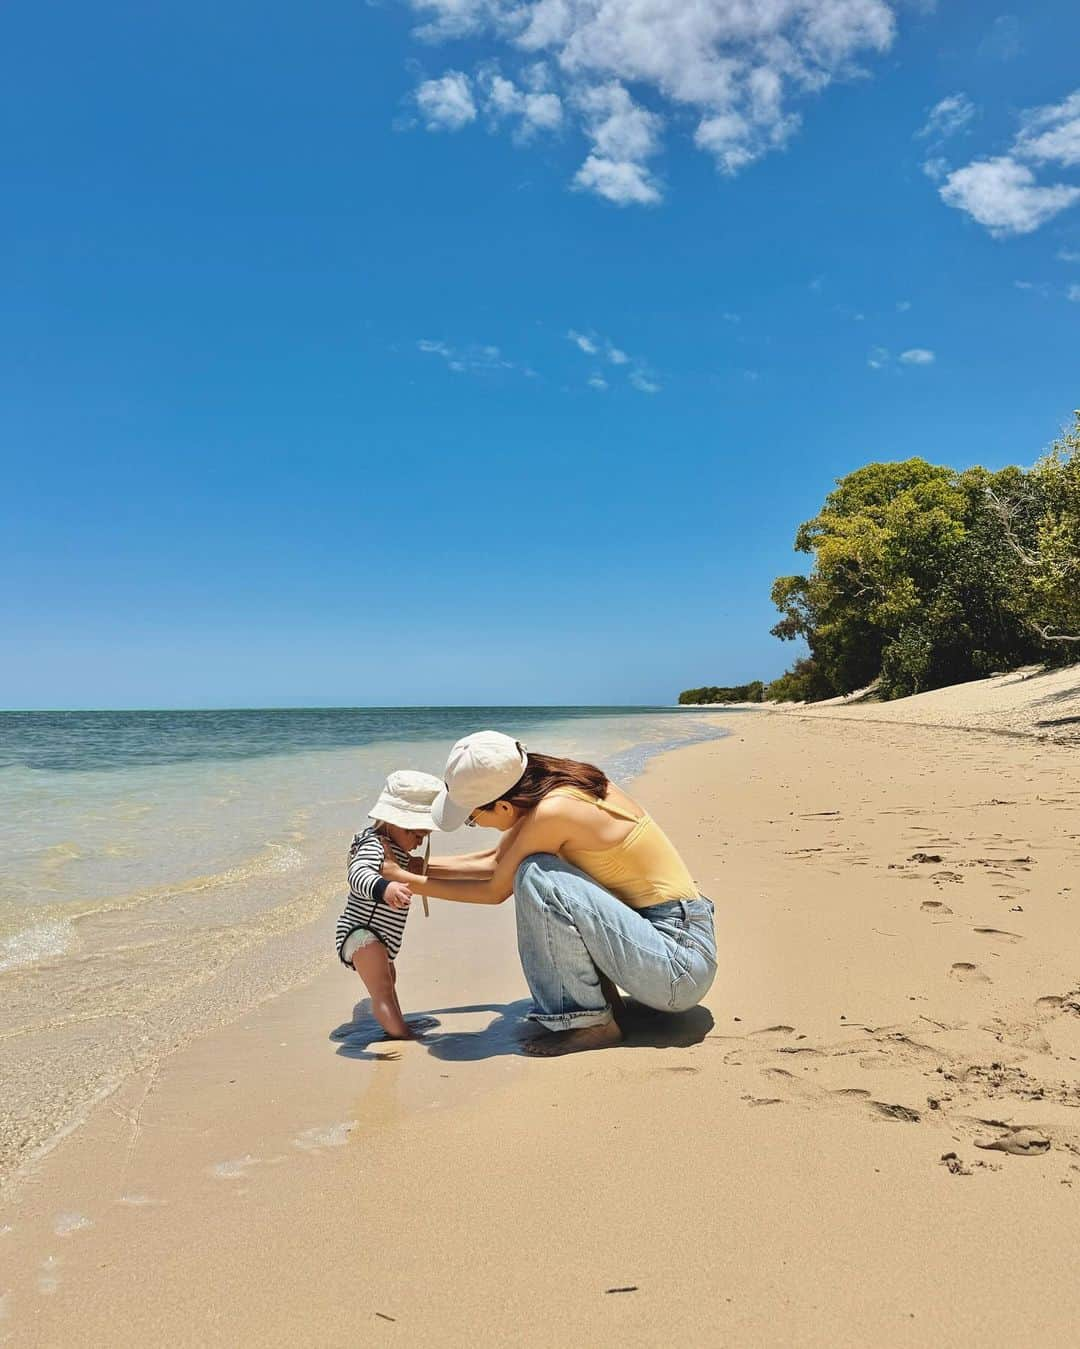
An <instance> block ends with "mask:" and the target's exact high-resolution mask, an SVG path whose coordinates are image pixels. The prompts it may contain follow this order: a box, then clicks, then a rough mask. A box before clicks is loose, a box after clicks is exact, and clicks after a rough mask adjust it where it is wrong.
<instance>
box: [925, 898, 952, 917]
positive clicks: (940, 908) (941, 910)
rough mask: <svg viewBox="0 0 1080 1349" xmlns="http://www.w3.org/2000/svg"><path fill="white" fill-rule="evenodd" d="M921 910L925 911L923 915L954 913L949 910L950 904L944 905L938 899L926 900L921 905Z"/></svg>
mask: <svg viewBox="0 0 1080 1349" xmlns="http://www.w3.org/2000/svg"><path fill="white" fill-rule="evenodd" d="M919 908H920V909H921V910H922V911H923V913H933V914H947V913H952V909H950V908H949V906H948V904H942V903H941V902H940V900H936V899H924V900H923V902H922V903H921V904H920V905H919Z"/></svg>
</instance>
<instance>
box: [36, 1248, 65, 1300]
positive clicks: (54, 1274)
mask: <svg viewBox="0 0 1080 1349" xmlns="http://www.w3.org/2000/svg"><path fill="white" fill-rule="evenodd" d="M63 1263H64V1262H63V1260H61V1258H60V1257H59V1256H58V1255H47V1256H46V1257H45V1259H44V1260H42V1262H41V1269H40V1271H39V1273H38V1278H37V1286H38V1292H39V1293H55V1292H56V1290H57V1289H58V1288H59V1287H60V1266H61V1265H62V1264H63Z"/></svg>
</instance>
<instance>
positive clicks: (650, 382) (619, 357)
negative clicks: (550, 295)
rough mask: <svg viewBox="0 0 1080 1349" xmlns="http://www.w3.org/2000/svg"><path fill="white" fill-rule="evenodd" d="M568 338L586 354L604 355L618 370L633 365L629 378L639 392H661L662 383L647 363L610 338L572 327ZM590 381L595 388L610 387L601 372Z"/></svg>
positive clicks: (567, 335) (628, 374) (590, 384)
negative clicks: (648, 367) (631, 354)
mask: <svg viewBox="0 0 1080 1349" xmlns="http://www.w3.org/2000/svg"><path fill="white" fill-rule="evenodd" d="M566 338H567V341H569V342H572V343H573V344H574V346H575V347H577V348H578V350H579V351H582V352H584V353H585V355H586V356H601V355H602V356H603V357H604V358H605V359H606V360H607V361H608V362H609V364H611V365H613V366H615V368H616V369H618V370H621V369H623V368H624V367H625V366H631V365H632V366H633V368H632V369H631V370H630V371H629V372H628V373H627V379H628V381H629V382H630V384H631V385H632V386H633V387H634V388H635V389H637V390H639V392H641V393H659V392H660V385H659V383H658V382H657V381H656V379H655V377H654V376H653V375H652V374H651V373H650V372H649V371H648V369H647V365H646V363H645V362H643V361H641V360H638V359H635V358H634V357H632V356H630V355H629V354H628V353H627V352H625V351H623V350H622V348H621V347H617V346H616V345H615V343H614V342H612V341H611V339H610V338H607V337H602V336H601V335H600V334H599V333H597V332H595V331H591V330H590V331H589V332H587V333H581V332H578V330H577V329H576V328H571V329H570V330H569V331H568V332H567V334H566ZM597 380H599V383H597V382H596V381H597ZM588 383H589V386H590V387H591V388H594V389H600V388H603V389H607V388H608V387H609V384H608V381H607V380H606V379H604V377H603V376H602V375H600V374H599V373H597V374H594V375H593V376H592V378H591V379H590V380H589V381H588Z"/></svg>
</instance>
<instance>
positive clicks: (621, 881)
mask: <svg viewBox="0 0 1080 1349" xmlns="http://www.w3.org/2000/svg"><path fill="white" fill-rule="evenodd" d="M548 796H569V797H572V798H573V799H574V800H575V801H587V802H588V803H589V804H590V805H593V806H599V807H600V809H601V810H603V811H606V812H607V813H608V814H609V815H612V816H614V817H615V819H617V820H626V821H628V822H629V823H631V824H633V826H634V827H633V829H631V830H630V832H629V834H627V836H626V837H625V838H624V839H623V841H622V842H621V843H616V844H615V845H614V847H611V848H563V850H562V855H563V856H564V857H565V858H566V860H567V861H568V862H569V863H570V864H571V866H575V867H580V868H581V870H582V871H584V872H586V873H587V874H588V875H589V876H591V877H592V878H593V880H594V881H596V882H597V883H598V884H599V885H602V886H603V887H604V889H605V890H610V891H611V893H612V894H613V895H617V896H618V897H619V899H621V900H622V901H623V903H624V904H629V906H630V907H631V908H632V909H648V908H651V907H652V905H653V904H664V903H666V902H667V901H668V900H671V899H697V897H698V894H699V893H700V892H699V890H698V888H697V886H696V885H695V884H694V878H693V877H692V876H691V875H690V873H689V871H687V869H686V863H685V862H684V861H683V860H682V858H681V857H680V856H679V854H678V853H677V852H676V851H675V845H674V844H673V843H672V842H671V840H670V839H669V838H668V836H667V835H666V834H665V833H664V831H663V830H662V829H661V828H660V826H659V825H658V824H657V823H656V821H655V820H654V819H653V818H652V816H651V815H642V816H641V818H640V819H638V817H637V816H636V815H631V814H630V813H629V812H628V811H625V810H622V809H621V808H620V807H619V806H616V805H613V804H612V803H611V802H610V801H605V800H603V799H601V798H600V797H597V796H592V795H590V793H588V792H584V791H582V790H581V789H580V788H579V787H556V788H555V789H554V790H553V791H550V792H548Z"/></svg>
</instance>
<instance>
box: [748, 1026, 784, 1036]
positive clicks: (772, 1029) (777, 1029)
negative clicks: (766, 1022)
mask: <svg viewBox="0 0 1080 1349" xmlns="http://www.w3.org/2000/svg"><path fill="white" fill-rule="evenodd" d="M794 1033H795V1027H794V1026H765V1027H764V1029H762V1030H752V1031H751V1032H750V1034H751V1035H794Z"/></svg>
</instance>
